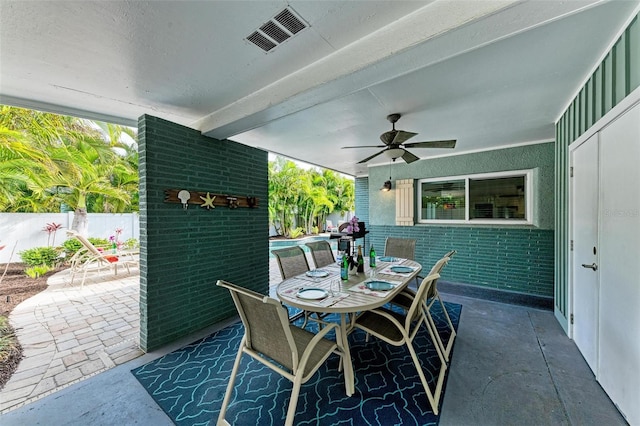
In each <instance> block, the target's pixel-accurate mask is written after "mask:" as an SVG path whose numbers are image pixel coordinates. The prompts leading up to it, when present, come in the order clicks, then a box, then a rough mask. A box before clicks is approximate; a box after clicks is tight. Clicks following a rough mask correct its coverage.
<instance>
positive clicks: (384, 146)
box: [342, 145, 387, 149]
mask: <svg viewBox="0 0 640 426" xmlns="http://www.w3.org/2000/svg"><path fill="white" fill-rule="evenodd" d="M386 147H387V146H386V145H360V146H343V147H342V149H345V148H386Z"/></svg>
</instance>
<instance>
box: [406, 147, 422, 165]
mask: <svg viewBox="0 0 640 426" xmlns="http://www.w3.org/2000/svg"><path fill="white" fill-rule="evenodd" d="M402 159H403V160H404V161H405V162H406V163H407V164H411V163H413V162H414V161H417V160H419V159H420V158H418V157H416V156H415V155H413V154H412V153H410V152H409V151H407V150H406V149H405V150H404V154H402Z"/></svg>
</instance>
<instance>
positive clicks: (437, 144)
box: [404, 139, 456, 148]
mask: <svg viewBox="0 0 640 426" xmlns="http://www.w3.org/2000/svg"><path fill="white" fill-rule="evenodd" d="M404 147H405V148H455V147H456V140H455V139H452V140H448V141H425V142H413V143H407V144H405V145H404Z"/></svg>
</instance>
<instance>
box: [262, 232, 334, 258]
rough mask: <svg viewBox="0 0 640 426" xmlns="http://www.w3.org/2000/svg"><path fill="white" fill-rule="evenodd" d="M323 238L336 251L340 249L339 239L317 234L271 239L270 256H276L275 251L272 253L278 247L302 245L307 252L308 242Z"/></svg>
mask: <svg viewBox="0 0 640 426" xmlns="http://www.w3.org/2000/svg"><path fill="white" fill-rule="evenodd" d="M321 240H326V241H329V244H331V249H332V250H333V251H334V252H335V251H337V250H338V240H337V239H333V240H332V239H330V238H329V236H324V235H315V236H312V237H305V238H299V239H291V240H269V257H270V258H272V257H275V256H274V255H273V253H271V250H277V249H281V248H285V247H291V246H300V247H302V250H304V251H305V252H308V251H309V247H307V246H305V244H306V243H311V242H313V241H321Z"/></svg>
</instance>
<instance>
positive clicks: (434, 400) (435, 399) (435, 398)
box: [407, 342, 447, 415]
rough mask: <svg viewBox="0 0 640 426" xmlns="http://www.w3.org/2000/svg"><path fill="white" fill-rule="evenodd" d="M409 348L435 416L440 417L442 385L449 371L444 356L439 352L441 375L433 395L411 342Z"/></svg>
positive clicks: (408, 344) (408, 343)
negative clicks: (439, 407) (439, 406)
mask: <svg viewBox="0 0 640 426" xmlns="http://www.w3.org/2000/svg"><path fill="white" fill-rule="evenodd" d="M407 348H408V349H409V353H410V354H411V358H412V359H413V363H414V364H415V366H416V370H417V371H418V375H419V376H420V381H421V382H422V386H423V387H424V391H425V393H426V394H427V399H428V400H429V404H430V405H431V409H432V410H433V414H435V415H438V405H439V403H440V393H441V392H442V385H443V383H444V376H445V373H446V370H447V363H446V362H445V361H444V359H443V358H442V354H440V351H439V350H438V351H437V352H438V358H440V362H441V368H440V374H439V375H438V381H437V382H436V389H435V391H434V392H433V393H432V392H431V389H429V383H428V382H427V378H426V377H425V375H424V371H422V366H421V365H420V360H419V359H418V355H417V354H416V351H415V350H414V349H413V345H412V344H411V342H407Z"/></svg>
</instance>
